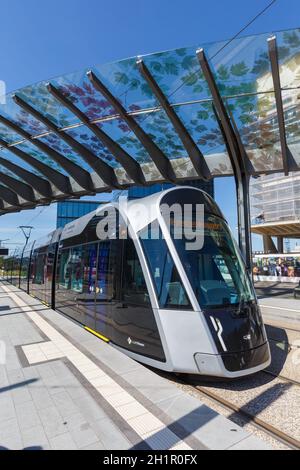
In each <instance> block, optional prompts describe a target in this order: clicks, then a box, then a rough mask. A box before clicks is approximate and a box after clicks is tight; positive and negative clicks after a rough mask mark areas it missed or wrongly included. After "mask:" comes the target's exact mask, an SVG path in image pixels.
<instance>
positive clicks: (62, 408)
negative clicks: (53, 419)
mask: <svg viewBox="0 0 300 470" xmlns="http://www.w3.org/2000/svg"><path fill="white" fill-rule="evenodd" d="M52 400H53V402H54V404H55V406H56V407H57V409H58V410H59V412H60V414H61V416H62V417H63V418H67V417H68V416H71V415H73V414H75V413H76V412H78V406H76V405H75V403H74V401H73V400H72V398H71V397H70V396H69V395H68V393H66V392H60V393H56V394H55V395H53V396H52Z"/></svg>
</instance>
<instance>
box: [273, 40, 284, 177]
mask: <svg viewBox="0 0 300 470" xmlns="http://www.w3.org/2000/svg"><path fill="white" fill-rule="evenodd" d="M268 49H269V57H270V62H271V71H272V79H273V85H274V92H275V101H276V111H277V118H278V128H279V137H280V145H281V153H282V164H283V170H284V174H285V175H288V174H289V161H288V146H287V140H286V133H285V122H284V112H283V103H282V95H281V84H280V73H279V65H278V52H277V44H276V36H272V37H271V38H269V39H268Z"/></svg>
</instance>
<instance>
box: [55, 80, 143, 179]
mask: <svg viewBox="0 0 300 470" xmlns="http://www.w3.org/2000/svg"><path fill="white" fill-rule="evenodd" d="M47 89H48V91H49V93H51V95H52V96H53V97H54V98H55V99H56V100H57V101H59V102H60V103H61V104H62V105H63V106H65V107H66V108H67V109H68V110H69V111H71V113H73V114H74V115H75V116H77V117H78V119H79V120H80V121H81V122H82V123H83V124H84V125H85V126H86V127H88V128H89V129H90V131H91V132H92V133H93V134H94V135H95V136H96V137H97V138H98V139H99V140H100V142H101V143H102V144H103V145H104V146H105V147H107V148H108V150H109V151H110V153H111V154H112V155H113V156H114V158H115V159H116V161H117V162H119V163H120V164H121V165H122V166H123V168H124V170H125V171H126V173H127V175H128V176H129V177H130V178H131V179H132V180H133V181H134V183H136V184H145V177H144V174H143V172H142V170H141V167H140V165H139V164H138V162H137V161H136V160H134V158H132V157H131V156H130V155H129V154H128V153H127V152H126V151H125V150H124V149H123V148H122V147H121V146H120V145H119V144H118V143H117V142H115V141H114V140H113V139H112V138H111V137H110V136H109V135H108V134H106V133H105V132H103V131H102V130H101V129H100V128H99V127H98V126H97V124H94V123H92V122H90V120H89V118H88V117H87V116H86V115H85V114H84V113H83V112H82V111H81V110H80V109H79V108H77V106H75V105H74V104H73V103H72V102H71V101H70V100H69V99H68V98H66V97H65V96H64V95H63V94H62V93H61V91H60V90H58V89H57V88H56V87H55V86H54V85H52V84H51V83H49V84H48V85H47Z"/></svg>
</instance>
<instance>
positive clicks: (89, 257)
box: [59, 244, 97, 293]
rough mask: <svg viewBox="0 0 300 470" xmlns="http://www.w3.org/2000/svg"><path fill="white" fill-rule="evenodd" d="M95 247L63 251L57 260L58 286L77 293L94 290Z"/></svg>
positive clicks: (87, 246)
mask: <svg viewBox="0 0 300 470" xmlns="http://www.w3.org/2000/svg"><path fill="white" fill-rule="evenodd" d="M96 259H97V246H96V245H95V244H92V245H85V246H76V247H73V248H69V249H65V250H63V251H62V252H61V254H60V258H59V285H60V286H61V287H64V288H65V289H67V290H72V291H74V292H78V293H91V292H94V290H95V277H96Z"/></svg>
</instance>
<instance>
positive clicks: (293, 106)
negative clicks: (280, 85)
mask: <svg viewBox="0 0 300 470" xmlns="http://www.w3.org/2000/svg"><path fill="white" fill-rule="evenodd" d="M282 101H283V110H284V120H285V130H286V140H287V144H288V147H289V150H290V152H291V154H292V156H293V157H294V159H295V160H296V162H297V163H298V165H299V164H300V128H299V121H300V90H284V91H282Z"/></svg>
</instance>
